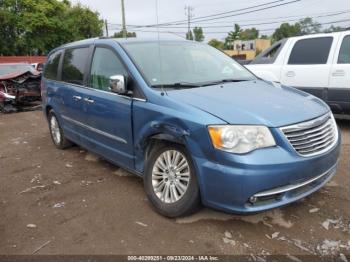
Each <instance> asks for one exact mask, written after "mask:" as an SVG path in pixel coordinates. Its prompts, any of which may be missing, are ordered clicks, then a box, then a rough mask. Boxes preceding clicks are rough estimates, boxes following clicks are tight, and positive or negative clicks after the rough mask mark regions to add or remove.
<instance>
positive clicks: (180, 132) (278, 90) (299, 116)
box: [42, 38, 340, 217]
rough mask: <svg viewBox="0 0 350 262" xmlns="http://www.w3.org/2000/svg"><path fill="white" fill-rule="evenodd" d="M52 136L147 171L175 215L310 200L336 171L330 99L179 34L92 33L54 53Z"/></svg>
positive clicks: (48, 107)
mask: <svg viewBox="0 0 350 262" xmlns="http://www.w3.org/2000/svg"><path fill="white" fill-rule="evenodd" d="M42 97H43V108H44V114H45V116H46V117H47V119H48V124H49V129H50V133H51V136H52V140H53V143H54V144H55V146H56V147H57V148H59V149H65V148H67V147H69V146H71V145H72V144H73V143H74V144H77V145H79V146H81V147H84V148H86V149H88V150H89V151H91V152H93V153H96V154H98V155H100V156H102V157H103V158H105V159H106V160H108V161H110V162H112V163H114V164H116V165H118V166H120V167H122V168H124V169H126V170H128V171H130V172H132V173H134V174H136V175H139V176H141V177H143V180H144V188H145V192H146V194H147V196H148V198H149V200H150V202H151V203H152V206H153V207H154V209H155V210H156V211H157V212H159V213H160V214H162V215H164V216H167V217H177V216H184V215H188V214H190V213H192V212H194V211H195V210H196V209H197V208H198V206H199V205H200V204H201V203H202V204H203V205H205V206H208V207H212V208H215V209H218V210H222V211H225V212H231V213H238V214H250V213H257V212H260V211H264V210H268V209H271V208H276V207H279V206H283V205H286V204H289V203H291V202H294V201H296V200H299V199H301V198H304V197H305V196H307V195H310V194H311V193H313V192H315V191H317V190H318V189H320V188H321V187H322V186H323V185H325V184H326V183H327V182H328V181H329V180H330V179H331V178H332V177H333V176H334V175H335V173H336V166H337V161H338V157H339V151H340V134H339V131H338V128H337V125H336V122H335V120H334V118H333V115H332V114H331V112H330V109H329V107H328V106H327V105H326V104H325V103H324V102H322V101H321V100H320V99H318V98H316V97H314V96H312V95H309V94H307V93H304V92H302V91H298V90H296V89H293V88H290V87H287V86H283V85H278V84H275V83H271V82H266V81H263V80H261V79H259V78H257V77H256V76H255V75H254V74H252V73H251V72H249V71H248V70H247V69H245V68H244V67H243V66H241V65H239V64H238V63H237V62H235V61H234V60H232V59H231V58H230V57H228V56H226V55H225V54H223V53H222V52H220V51H218V50H216V49H215V48H212V47H210V46H208V45H205V44H200V43H196V42H191V41H182V40H181V41H178V40H161V41H146V40H116V39H107V38H99V39H89V40H83V41H79V42H75V43H71V44H67V45H64V46H61V47H59V48H57V49H55V50H53V51H52V52H51V53H50V54H49V56H48V61H47V63H46V65H45V69H44V74H43V79H42Z"/></svg>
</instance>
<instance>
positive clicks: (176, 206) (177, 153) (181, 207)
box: [144, 144, 200, 217]
mask: <svg viewBox="0 0 350 262" xmlns="http://www.w3.org/2000/svg"><path fill="white" fill-rule="evenodd" d="M144 186H145V191H146V194H147V196H148V199H149V200H150V202H151V203H152V204H153V206H154V208H155V210H156V211H157V212H158V213H160V214H162V215H164V216H167V217H179V216H184V215H189V214H191V213H193V212H194V211H196V210H197V208H198V206H199V203H200V194H199V186H198V182H197V177H196V174H195V169H194V167H193V164H192V160H191V158H190V156H189V154H188V153H187V151H186V149H185V148H184V147H183V146H180V145H176V144H175V145H163V146H160V147H156V148H155V149H154V150H152V152H151V154H150V157H149V159H148V163H147V167H146V172H145V178H144Z"/></svg>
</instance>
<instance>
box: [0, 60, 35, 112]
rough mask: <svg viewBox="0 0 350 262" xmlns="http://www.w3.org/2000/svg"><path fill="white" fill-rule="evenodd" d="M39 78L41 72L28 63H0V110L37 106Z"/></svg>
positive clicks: (10, 110)
mask: <svg viewBox="0 0 350 262" xmlns="http://www.w3.org/2000/svg"><path fill="white" fill-rule="evenodd" d="M40 80H41V73H40V72H39V71H37V70H35V69H34V67H33V66H32V65H30V64H0V111H1V112H3V113H12V112H17V111H21V110H23V109H24V108H25V107H28V106H29V107H30V108H33V107H37V106H38V101H40V100H41V92H40ZM39 105H40V104H39Z"/></svg>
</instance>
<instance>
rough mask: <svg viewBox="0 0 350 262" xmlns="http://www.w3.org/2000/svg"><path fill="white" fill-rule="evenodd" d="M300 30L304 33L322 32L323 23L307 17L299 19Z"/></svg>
mask: <svg viewBox="0 0 350 262" xmlns="http://www.w3.org/2000/svg"><path fill="white" fill-rule="evenodd" d="M299 25H300V31H301V34H303V35H309V34H315V33H320V32H321V24H320V23H317V22H314V21H313V20H312V18H310V17H306V18H304V19H301V20H300V21H299Z"/></svg>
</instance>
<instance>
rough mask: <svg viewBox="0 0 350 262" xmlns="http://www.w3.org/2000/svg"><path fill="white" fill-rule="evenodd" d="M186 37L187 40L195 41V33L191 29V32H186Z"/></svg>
mask: <svg viewBox="0 0 350 262" xmlns="http://www.w3.org/2000/svg"><path fill="white" fill-rule="evenodd" d="M186 39H187V40H191V41H193V39H194V38H193V33H192V31H189V32H187V33H186Z"/></svg>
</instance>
